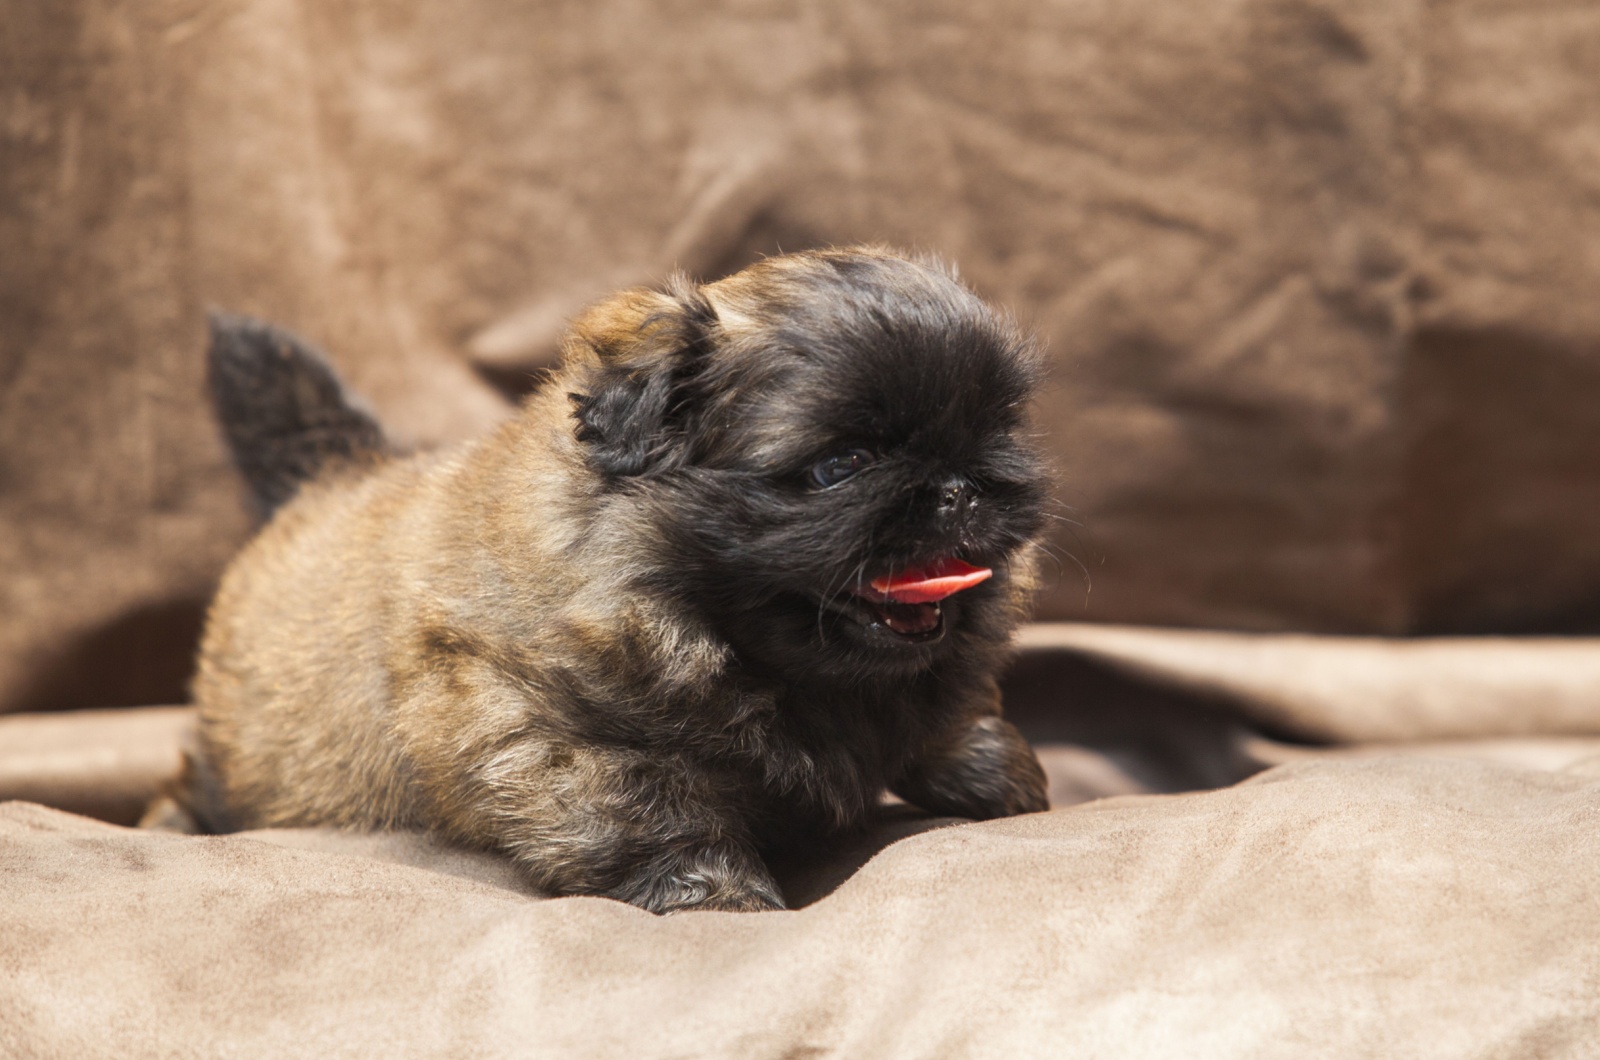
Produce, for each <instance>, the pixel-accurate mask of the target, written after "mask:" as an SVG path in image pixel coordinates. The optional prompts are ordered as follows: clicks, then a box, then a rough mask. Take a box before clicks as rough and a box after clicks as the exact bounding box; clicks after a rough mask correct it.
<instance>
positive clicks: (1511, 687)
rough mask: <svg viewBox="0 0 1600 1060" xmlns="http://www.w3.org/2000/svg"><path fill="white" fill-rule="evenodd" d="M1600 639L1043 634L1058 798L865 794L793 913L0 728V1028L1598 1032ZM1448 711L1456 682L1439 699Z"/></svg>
mask: <svg viewBox="0 0 1600 1060" xmlns="http://www.w3.org/2000/svg"><path fill="white" fill-rule="evenodd" d="M1597 657H1600V641H1594V640H1588V639H1583V638H1572V639H1568V640H1557V639H1547V638H1529V639H1516V638H1486V639H1481V640H1480V639H1476V638H1440V639H1434V640H1421V641H1395V642H1391V641H1383V640H1378V639H1372V638H1342V637H1307V636H1299V635H1278V634H1220V633H1215V632H1206V631H1178V630H1164V629H1149V628H1137V627H1110V626H1099V625H1069V624H1059V625H1049V624H1046V625H1038V626H1033V627H1029V628H1028V629H1026V630H1025V631H1024V633H1023V636H1022V653H1021V656H1020V658H1019V659H1018V661H1017V663H1016V665H1015V667H1014V668H1013V670H1012V672H1011V673H1010V674H1009V676H1008V677H1007V680H1006V682H1005V686H1004V692H1005V697H1006V703H1007V712H1008V714H1009V715H1010V716H1011V717H1012V718H1013V719H1014V720H1015V721H1016V722H1017V723H1018V725H1019V726H1020V727H1021V728H1022V729H1023V731H1024V732H1025V733H1027V734H1028V735H1029V736H1030V738H1031V739H1032V740H1034V742H1035V746H1036V747H1037V748H1038V750H1039V752H1040V757H1041V759H1042V761H1043V763H1044V765H1045V767H1046V771H1047V773H1048V775H1049V779H1050V790H1051V799H1052V803H1053V805H1054V806H1055V807H1056V809H1054V810H1053V811H1052V812H1050V813H1047V814H1038V815H1032V816H1028V817H1023V818H1015V819H1011V820H1007V821H998V822H990V823H985V824H978V825H974V824H970V823H962V822H955V821H952V820H949V819H934V818H930V817H928V816H926V815H925V814H922V813H920V812H919V811H916V810H914V809H912V808H910V807H907V806H904V805H886V806H885V807H883V808H882V809H881V810H880V816H879V818H878V820H877V822H876V824H875V825H874V827H873V828H872V829H871V830H870V831H869V832H868V834H866V835H864V836H861V837H857V838H853V839H850V840H847V841H841V842H839V843H837V844H835V845H834V846H833V847H831V848H827V849H820V850H815V851H808V852H800V853H797V854H796V855H793V856H791V858H790V859H788V860H787V861H785V862H784V863H781V864H778V865H775V866H774V868H775V871H776V873H777V875H778V878H779V880H780V882H781V884H782V886H783V889H784V893H785V895H786V897H787V898H788V900H789V901H790V903H791V904H792V905H794V906H795V907H796V908H795V909H793V910H791V911H788V912H782V913H774V914H752V915H739V914H722V913H706V914H695V913H684V914H678V915H674V916H671V917H667V918H664V919H663V918H657V917H653V916H651V915H649V914H646V913H642V912H640V911H638V910H636V909H633V908H631V907H628V906H625V905H622V904H620V903H616V902H610V901H606V900H602V899H591V898H562V899H549V898H546V897H543V896H540V895H538V894H537V893H535V892H533V891H531V890H530V889H529V888H528V887H527V886H526V884H525V883H524V882H523V881H522V880H521V879H520V878H519V877H518V875H517V874H516V873H515V871H514V870H513V869H512V868H511V866H510V864H509V863H508V862H506V861H505V860H503V859H500V858H497V857H494V856H491V855H488V854H482V853H475V852H470V851H463V850H458V849H452V848H449V847H446V846H443V845H440V844H438V843H437V842H435V841H432V840H430V839H428V838H427V837H425V836H422V835H418V834H411V833H391V834H359V833H346V832H339V831H334V830H323V829H277V830H264V831H258V832H248V833H240V834H237V835H231V836H212V837H193V836H179V835H172V834H165V833H159V832H149V831H138V830H132V829H127V828H121V827H116V826H114V825H112V824H107V823H102V822H97V821H93V820H90V819H89V818H88V817H85V816H75V815H73V814H69V813H66V812H63V811H62V810H60V809H45V808H43V807H41V806H38V805H35V803H36V802H39V801H48V802H52V803H54V804H55V805H56V806H58V807H62V808H64V809H70V810H75V811H77V812H78V813H80V814H82V813H87V814H99V815H101V816H104V817H108V818H110V819H112V820H118V821H123V822H131V821H133V820H134V819H136V818H137V816H138V812H139V810H140V808H141V806H142V804H143V801H144V800H145V799H147V798H149V797H150V796H151V795H153V794H154V793H155V791H156V789H157V786H158V785H159V784H160V783H161V782H162V781H163V780H165V779H167V778H168V777H170V776H171V775H172V774H173V772H174V771H175V770H176V768H177V765H178V761H179V754H180V750H181V747H182V741H183V738H184V733H185V731H186V730H187V728H188V726H189V725H190V724H191V721H192V711H191V709H190V708H152V709H126V710H118V711H84V712H66V713H53V714H42V715H12V716H9V717H6V718H0V800H4V799H12V800H23V799H26V800H32V801H29V802H24V801H12V802H7V803H4V804H3V805H0V880H3V881H4V890H3V892H0V1013H5V1015H6V1018H5V1019H0V1056H13V1055H15V1056H27V1057H34V1056H38V1057H54V1056H61V1057H74V1058H76V1057H93V1056H107V1057H111V1056H115V1057H119V1058H120V1057H143V1056H196V1057H204V1056H214V1055H238V1056H279V1055H311V1054H314V1055H320V1056H352V1057H365V1056H373V1057H405V1056H437V1055H462V1056H469V1055H470V1056H547V1055H577V1056H585V1057H590V1056H592V1057H606V1056H617V1057H656V1056H662V1057H666V1056H708V1057H719V1056H727V1057H740V1058H743V1057H763V1056H772V1057H792V1056H807V1055H843V1056H873V1057H880V1056H881V1057H899V1056H906V1057H925V1056H941V1057H943V1056H952V1057H986V1056H994V1057H1012V1056H1085V1057H1095V1056H1105V1057H1117V1058H1140V1057H1151V1058H1161V1060H1166V1058H1168V1057H1173V1056H1183V1057H1196V1058H1206V1057H1219V1058H1222V1057H1226V1058H1230V1060H1233V1058H1241V1057H1280V1056H1282V1057H1300V1056H1341V1057H1383V1058H1388V1057H1394V1056H1451V1057H1483V1058H1491V1057H1493V1058H1502V1057H1504V1058H1509V1057H1519V1058H1520V1057H1524V1056H1538V1057H1541V1058H1544V1057H1588V1056H1592V1055H1593V1049H1594V1042H1595V1041H1597V1040H1600V944H1597V943H1596V941H1595V940H1596V939H1597V938H1600V906H1597V905H1596V903H1595V901H1594V898H1593V893H1592V892H1593V880H1594V879H1596V878H1597V876H1596V873H1597V871H1600V828H1597V827H1596V826H1597V824H1600V676H1597V675H1596V672H1595V671H1596V659H1597ZM1452 704H1453V705H1454V709H1450V708H1451V705H1452Z"/></svg>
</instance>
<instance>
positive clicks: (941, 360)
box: [631, 254, 1044, 677]
mask: <svg viewBox="0 0 1600 1060" xmlns="http://www.w3.org/2000/svg"><path fill="white" fill-rule="evenodd" d="M808 258H811V259H812V260H813V264H812V265H811V267H809V268H806V269H802V270H797V271H796V272H795V273H794V274H785V275H780V276H779V277H777V278H775V279H767V278H765V277H763V278H762V279H761V280H760V281H757V282H755V283H753V284H752V285H751V286H752V287H753V288H754V290H753V292H744V291H740V292H738V293H739V294H740V295H742V296H743V297H744V299H745V301H744V302H743V303H742V304H741V305H740V307H739V310H738V313H737V317H738V321H739V327H738V328H737V329H735V328H732V327H729V328H727V329H725V330H724V329H716V328H713V329H712V330H711V332H710V335H711V336H712V344H711V346H710V348H709V349H708V351H707V352H706V355H705V356H704V358H703V359H702V361H701V362H700V363H698V364H697V365H696V366H695V370H694V371H693V372H692V373H683V374H681V375H680V376H679V378H678V380H677V381H676V384H675V385H676V389H677V390H678V392H679V393H680V398H679V401H678V405H677V406H676V407H677V409H678V410H679V412H678V417H677V419H676V422H675V424H674V425H673V429H675V430H678V431H680V432H682V443H683V451H682V455H681V456H680V457H679V458H678V460H676V461H675V462H674V464H675V466H672V467H670V468H667V469H663V470H661V471H660V472H659V473H656V474H653V475H648V476H642V477H641V478H640V479H639V480H638V481H637V482H636V483H634V484H633V486H632V487H631V488H634V489H636V490H638V491H639V495H640V497H641V499H648V500H649V501H650V503H651V504H652V506H653V507H654V508H655V510H656V512H657V513H658V516H659V523H658V525H660V526H661V528H662V531H663V543H664V545H666V546H667V547H669V548H670V549H671V550H672V551H673V552H674V553H675V556H674V560H673V567H672V570H673V573H672V575H671V577H672V579H673V580H675V581H677V582H678V584H677V586H676V587H674V588H673V591H677V592H683V593H686V594H688V595H689V596H691V597H692V598H693V602H694V603H695V604H696V605H698V606H700V607H702V608H704V609H705V610H706V611H707V612H708V614H709V615H710V617H711V618H712V620H713V621H714V622H715V623H716V624H717V625H718V626H719V627H720V628H721V630H722V631H723V633H724V634H725V635H726V636H727V637H728V639H729V640H730V641H731V642H732V643H733V644H734V645H735V647H736V648H737V649H738V650H739V651H740V653H741V655H743V656H744V657H745V658H747V659H748V660H750V661H751V662H753V663H755V664H758V665H762V666H765V667H768V668H771V669H774V670H777V671H780V672H783V673H785V674H789V675H791V676H795V677H805V676H807V675H819V674H827V675H835V676H837V675H841V674H848V675H855V676H863V677H865V676H871V675H873V674H904V673H906V672H907V671H913V670H916V669H920V668H923V667H926V666H928V665H930V664H931V663H932V662H933V661H934V660H935V659H936V658H938V657H939V655H940V654H941V653H944V652H948V651H953V650H956V648H957V646H958V645H959V644H961V643H962V642H963V641H964V640H971V639H972V638H980V639H997V638H1003V637H1004V636H1006V635H1007V634H1008V633H1009V631H1010V627H1011V624H1012V622H1013V621H1014V618H1013V615H1012V605H1011V603H1010V595H1011V590H1010V586H1009V583H1010V581H1011V578H1012V575H1013V568H1014V566H1015V564H1017V563H1018V562H1019V559H1018V557H1019V555H1020V554H1021V551H1022V550H1023V549H1024V548H1025V547H1026V546H1027V545H1028V543H1029V542H1030V541H1031V540H1032V539H1033V538H1034V536H1035V535H1036V534H1037V533H1038V531H1039V529H1040V524H1041V518H1042V517H1041V510H1042V505H1043V501H1044V487H1043V478H1042V474H1041V470H1040V464H1039V460H1038V458H1037V456H1036V454H1035V452H1034V451H1033V449H1032V448H1031V446H1030V445H1029V443H1028V441H1027V440H1026V437H1025V423H1024V413H1025V406H1026V403H1027V400H1028V397H1029V394H1030V391H1031V388H1032V385H1033V381H1034V375H1035V371H1036V369H1035V361H1034V358H1033V355H1032V353H1031V351H1030V349H1029V348H1028V346H1027V345H1026V344H1025V343H1024V342H1023V341H1022V340H1021V339H1020V338H1018V336H1017V335H1016V334H1015V333H1014V331H1013V330H1012V329H1011V328H1010V327H1009V326H1008V325H1006V324H1005V323H1004V322H1003V321H1001V320H1000V319H998V318H997V317H996V316H995V315H994V314H993V313H992V311H990V310H989V309H988V308H987V307H986V306H984V305H983V303H981V302H980V301H979V300H978V299H977V298H975V297H974V296H972V295H971V294H970V293H969V292H967V291H966V290H965V289H964V288H962V287H961V286H960V285H958V284H956V283H955V282H954V281H952V280H950V279H949V278H947V277H945V276H944V275H942V274H941V273H938V272H936V271H934V270H931V269H928V268H926V267H924V266H921V265H917V264H914V263H911V262H906V261H903V260H900V259H897V258H887V257H879V256H854V255H848V254H838V255H831V256H830V255H819V256H808ZM779 260H782V259H779ZM752 306H754V307H755V308H754V309H753V308H752ZM983 569H988V570H990V571H992V572H993V573H992V575H991V576H989V577H988V578H987V579H983V578H982V576H981V574H974V573H971V572H973V571H974V570H977V571H981V570H983ZM948 572H956V573H955V575H954V576H955V577H956V582H954V583H952V582H948V581H939V582H929V581H928V578H929V577H932V576H938V575H943V574H947V573H948ZM974 580H976V583H975V584H971V585H970V587H964V588H962V589H961V590H960V591H956V592H954V593H952V594H950V595H940V593H942V592H943V588H940V589H938V591H936V592H929V591H928V590H927V588H926V586H927V585H936V586H940V587H944V588H948V586H949V585H951V584H958V583H959V584H966V583H971V582H974ZM908 581H910V582H919V581H920V583H921V584H922V585H923V588H921V589H918V590H915V591H911V592H902V591H898V590H897V589H896V588H895V587H896V586H897V585H900V584H902V583H906V582H908ZM874 582H877V583H878V586H877V587H874V585H873V583H874ZM886 587H887V588H886ZM664 588H665V587H664ZM929 597H933V598H931V599H930V598H929Z"/></svg>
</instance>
